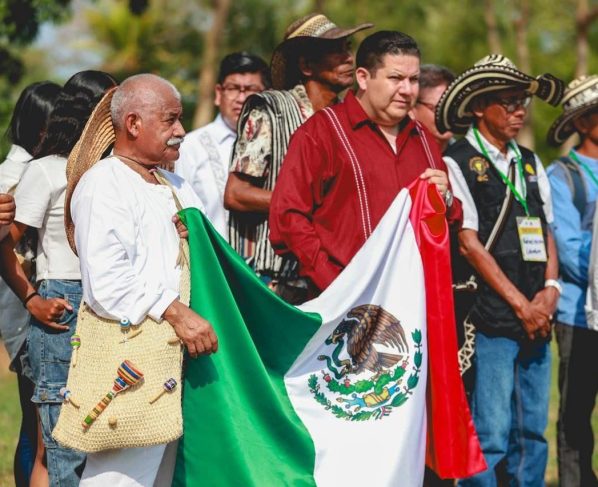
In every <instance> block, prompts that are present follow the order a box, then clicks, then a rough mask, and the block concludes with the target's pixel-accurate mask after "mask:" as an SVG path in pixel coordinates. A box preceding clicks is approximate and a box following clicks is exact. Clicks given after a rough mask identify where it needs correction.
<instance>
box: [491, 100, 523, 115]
mask: <svg viewBox="0 0 598 487" xmlns="http://www.w3.org/2000/svg"><path fill="white" fill-rule="evenodd" d="M531 101H532V97H531V96H512V97H508V98H499V97H493V98H492V102H493V103H497V104H498V105H500V106H501V107H503V108H504V109H505V112H507V113H514V112H516V111H517V110H519V109H520V108H525V109H527V107H529V104H530V103H531Z"/></svg>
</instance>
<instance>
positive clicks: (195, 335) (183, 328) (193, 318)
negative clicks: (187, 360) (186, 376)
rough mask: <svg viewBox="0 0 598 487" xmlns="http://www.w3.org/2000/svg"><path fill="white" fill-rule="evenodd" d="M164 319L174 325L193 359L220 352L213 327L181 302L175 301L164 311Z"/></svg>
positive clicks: (175, 330)
mask: <svg viewBox="0 0 598 487" xmlns="http://www.w3.org/2000/svg"><path fill="white" fill-rule="evenodd" d="M163 318H164V319H165V320H166V321H168V322H169V323H170V324H171V325H172V327H173V328H174V332H175V333H176V334H177V336H178V337H179V338H180V339H181V340H182V341H183V343H184V344H185V346H186V347H187V350H188V351H189V355H191V357H193V358H195V357H197V356H198V355H209V354H211V353H215V352H217V351H218V338H217V337H216V333H215V332H214V329H213V328H212V325H210V323H209V322H208V321H207V320H204V319H203V318H202V317H201V316H199V315H198V314H197V313H195V312H194V311H193V310H191V309H189V308H188V307H187V306H185V305H184V304H183V303H181V302H180V301H178V300H175V301H173V302H172V303H171V304H170V306H168V308H166V311H164V315H163Z"/></svg>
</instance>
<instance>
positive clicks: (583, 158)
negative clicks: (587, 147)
mask: <svg viewBox="0 0 598 487" xmlns="http://www.w3.org/2000/svg"><path fill="white" fill-rule="evenodd" d="M573 152H575V155H576V156H577V157H578V158H579V160H580V161H582V162H584V163H586V164H592V165H593V166H598V159H593V158H591V157H588V156H584V155H583V154H580V153H579V152H577V151H576V150H575V149H573Z"/></svg>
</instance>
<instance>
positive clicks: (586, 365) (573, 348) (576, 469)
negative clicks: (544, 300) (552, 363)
mask: <svg viewBox="0 0 598 487" xmlns="http://www.w3.org/2000/svg"><path fill="white" fill-rule="evenodd" d="M556 337H557V341H558V344H559V359H560V361H559V391H560V401H559V419H558V422H557V450H558V464H559V484H560V485H561V487H598V480H597V479H596V474H595V473H594V470H593V469H592V453H593V451H594V432H593V431H592V411H593V410H594V405H595V404H596V394H597V393H598V373H596V371H598V331H594V330H588V329H587V328H580V327H577V326H571V325H566V324H561V323H557V325H556Z"/></svg>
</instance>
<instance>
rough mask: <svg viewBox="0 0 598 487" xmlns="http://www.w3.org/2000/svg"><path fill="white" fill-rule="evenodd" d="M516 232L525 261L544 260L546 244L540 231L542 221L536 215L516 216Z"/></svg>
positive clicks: (545, 259)
mask: <svg viewBox="0 0 598 487" xmlns="http://www.w3.org/2000/svg"><path fill="white" fill-rule="evenodd" d="M517 233H519V243H520V244H521V254H522V255H523V260H524V261H526V262H546V261H547V260H548V257H547V254H546V244H545V242H544V234H543V233H542V222H541V221H540V218H538V217H537V216H518V217H517Z"/></svg>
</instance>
